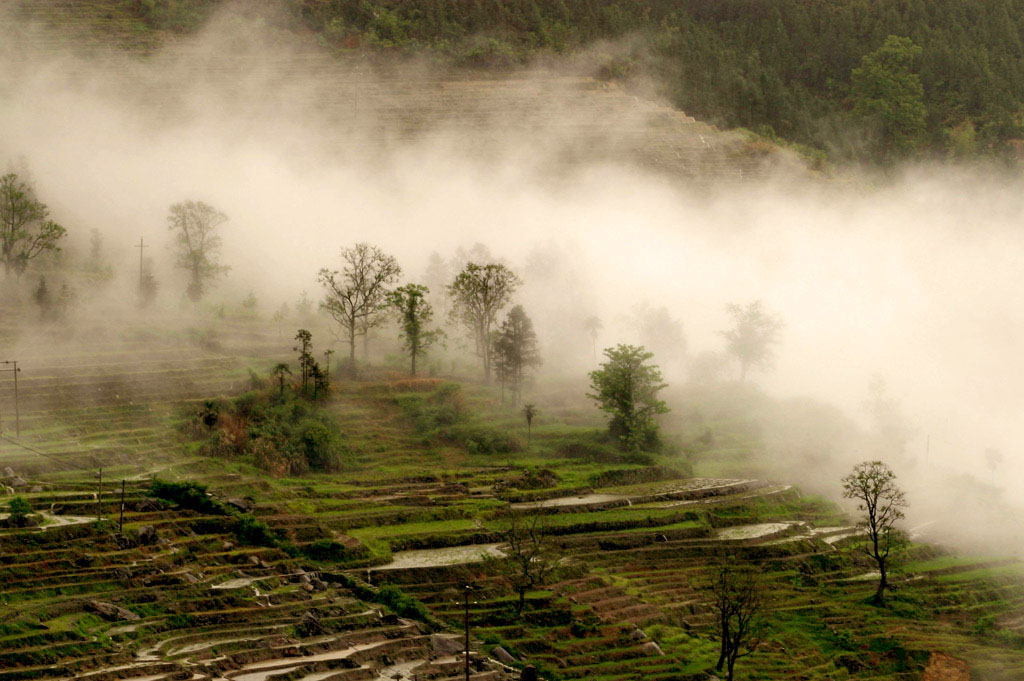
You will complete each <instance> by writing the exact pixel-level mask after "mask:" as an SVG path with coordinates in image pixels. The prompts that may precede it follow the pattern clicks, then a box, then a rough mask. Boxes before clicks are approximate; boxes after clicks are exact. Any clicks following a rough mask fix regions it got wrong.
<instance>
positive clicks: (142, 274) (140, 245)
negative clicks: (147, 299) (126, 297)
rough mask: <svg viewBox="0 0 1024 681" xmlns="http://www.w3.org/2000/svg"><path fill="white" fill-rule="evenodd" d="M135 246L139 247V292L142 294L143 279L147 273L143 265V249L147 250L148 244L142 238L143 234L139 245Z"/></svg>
mask: <svg viewBox="0 0 1024 681" xmlns="http://www.w3.org/2000/svg"><path fill="white" fill-rule="evenodd" d="M135 248H137V249H139V293H140V295H141V293H142V281H143V278H144V275H145V272H144V268H143V266H142V263H143V259H142V251H143V250H145V248H146V244H145V242H144V241H143V240H142V237H141V236H140V237H139V243H138V245H136V246H135Z"/></svg>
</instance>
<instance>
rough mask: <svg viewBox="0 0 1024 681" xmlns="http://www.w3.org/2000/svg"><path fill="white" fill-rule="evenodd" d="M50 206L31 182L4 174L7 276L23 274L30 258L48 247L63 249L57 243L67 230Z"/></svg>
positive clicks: (1, 231)
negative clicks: (57, 219) (27, 182)
mask: <svg viewBox="0 0 1024 681" xmlns="http://www.w3.org/2000/svg"><path fill="white" fill-rule="evenodd" d="M49 215H50V210H49V209H48V208H47V207H46V205H45V204H43V203H42V202H40V201H39V200H37V199H36V197H35V192H34V191H33V190H32V188H31V187H30V186H28V185H27V184H25V183H24V182H22V181H21V180H19V179H18V176H17V175H16V174H14V173H8V174H7V175H4V176H3V177H0V260H3V263H4V276H6V277H10V275H11V272H14V273H15V274H17V275H19V276H20V275H21V274H22V273H23V272H24V271H25V268H26V267H27V266H28V262H29V260H32V259H33V258H36V257H38V256H40V255H42V254H43V253H46V252H47V251H59V250H60V247H59V246H58V245H57V243H58V242H59V241H60V240H61V239H62V238H63V237H64V235H65V234H66V233H67V230H65V229H64V228H63V227H61V226H60V225H58V224H57V223H56V222H54V221H53V220H48V219H47V218H48V217H49Z"/></svg>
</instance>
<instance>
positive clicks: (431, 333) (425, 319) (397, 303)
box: [388, 284, 444, 376]
mask: <svg viewBox="0 0 1024 681" xmlns="http://www.w3.org/2000/svg"><path fill="white" fill-rule="evenodd" d="M429 294H430V289H428V288H427V287H426V286H421V285H420V284H406V285H405V286H400V287H398V288H397V289H395V290H394V291H392V292H391V293H390V295H389V296H388V299H389V301H390V303H391V307H392V308H394V310H395V313H396V314H397V315H398V325H399V329H400V333H401V336H402V340H403V341H404V342H405V349H406V351H408V353H409V358H410V361H411V364H412V366H411V367H410V370H409V373H410V374H412V375H413V376H415V375H416V358H417V357H419V356H420V355H422V354H423V352H424V351H425V350H426V349H427V348H429V347H430V346H431V345H433V344H434V343H436V342H437V341H438V340H440V339H441V337H442V336H443V334H444V332H443V331H441V330H440V329H430V328H428V327H429V325H430V322H431V321H432V320H433V319H434V308H433V306H431V304H430V301H429V300H427V296H428V295H429Z"/></svg>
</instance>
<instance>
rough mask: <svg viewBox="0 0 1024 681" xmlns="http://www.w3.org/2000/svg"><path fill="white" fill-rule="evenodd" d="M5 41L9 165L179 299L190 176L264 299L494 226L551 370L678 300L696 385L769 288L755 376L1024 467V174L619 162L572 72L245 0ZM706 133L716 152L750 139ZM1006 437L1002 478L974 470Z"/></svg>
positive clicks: (65, 219)
mask: <svg viewBox="0 0 1024 681" xmlns="http://www.w3.org/2000/svg"><path fill="white" fill-rule="evenodd" d="M19 41H20V42H19ZM5 42H6V43H7V45H8V49H7V50H6V51H5V59H6V62H5V64H4V65H2V66H0V75H2V78H0V80H2V82H3V83H4V86H3V87H4V90H5V97H4V99H3V105H2V107H0V124H2V129H3V130H4V131H5V134H4V136H3V137H2V138H0V154H2V156H3V159H4V163H5V164H6V166H7V167H9V168H13V169H17V170H18V171H19V172H24V173H26V174H27V175H29V176H30V177H31V178H32V179H33V181H34V182H35V183H36V185H37V189H38V193H39V195H40V196H43V197H46V200H47V202H48V203H49V205H50V206H51V208H52V210H53V212H54V215H55V216H57V217H58V219H59V220H60V222H61V223H62V224H65V225H67V226H68V228H69V230H71V231H74V232H78V233H79V234H82V233H84V232H86V231H87V230H89V229H97V230H99V232H100V233H101V234H102V235H103V238H104V240H105V243H107V244H109V248H110V252H111V254H112V256H113V257H112V261H113V264H114V267H115V270H116V271H117V272H118V273H123V275H124V276H125V277H130V276H131V275H130V273H131V272H132V265H131V263H132V258H133V257H134V256H133V255H132V253H133V251H132V249H131V246H132V244H133V243H135V241H136V240H137V239H138V238H139V237H143V238H145V240H146V242H147V243H150V244H154V248H153V250H152V251H151V252H152V253H153V257H154V258H155V259H156V261H157V263H158V270H159V272H160V273H161V275H162V276H165V277H166V278H167V280H168V285H167V286H166V296H167V300H166V301H165V304H168V305H173V304H174V294H173V290H174V285H172V284H171V282H172V281H173V277H174V276H175V275H174V274H173V269H172V264H171V262H170V257H169V251H168V246H167V244H168V236H167V234H166V227H165V224H164V217H165V214H166V210H167V206H169V205H170V204H171V203H174V202H175V201H179V200H182V199H184V198H186V197H196V198H201V199H202V200H205V201H208V202H209V203H212V204H214V205H216V206H217V207H218V208H219V209H221V210H223V211H224V213H225V214H226V215H228V216H229V219H230V221H229V222H228V223H227V224H226V226H225V231H224V238H225V253H226V260H227V263H228V264H229V265H230V266H231V267H232V272H231V275H230V276H229V277H228V278H227V279H226V280H225V282H224V284H223V287H222V290H221V294H222V295H226V296H229V297H231V296H234V297H235V298H236V299H240V298H241V297H242V296H244V295H245V292H246V291H248V290H250V289H252V290H254V291H255V292H256V294H257V296H258V298H259V300H261V301H265V304H266V306H267V307H268V308H273V307H274V306H276V305H277V304H279V303H280V302H286V301H294V300H295V299H296V298H297V297H298V295H299V293H300V292H301V291H308V292H310V293H311V294H312V295H314V296H317V295H318V293H317V285H316V282H315V275H316V272H317V270H318V269H319V268H320V267H324V266H330V265H332V261H333V259H334V255H333V254H335V253H336V252H337V250H338V249H339V248H340V247H342V246H344V245H347V244H350V243H352V242H355V241H360V240H368V241H371V242H373V243H376V244H379V245H380V246H381V247H382V248H384V249H385V250H386V251H388V252H392V253H394V254H395V255H396V256H397V257H398V258H399V260H400V261H401V262H402V263H403V266H404V267H405V268H406V270H407V271H408V272H409V274H410V276H411V277H417V276H419V275H420V273H423V272H424V271H425V269H426V267H427V263H428V258H429V256H430V255H431V254H432V253H434V252H436V253H439V254H441V255H442V256H443V257H445V258H448V257H451V256H452V255H453V254H454V252H455V251H456V249H458V248H464V249H465V248H470V247H471V246H473V244H478V243H479V244H482V245H483V246H484V247H486V248H487V249H489V251H490V253H492V254H493V255H494V256H495V257H497V258H501V259H503V260H504V261H506V262H508V263H510V264H511V265H512V266H513V267H514V268H515V269H516V270H517V271H519V272H521V273H522V274H523V275H524V279H525V280H526V285H525V287H524V289H523V291H522V295H521V299H522V301H523V302H524V304H526V305H527V306H528V307H529V308H530V309H532V310H533V311H534V313H535V315H536V321H537V327H538V333H539V335H540V337H541V338H542V339H543V340H542V342H543V345H544V349H545V354H546V356H547V357H549V360H548V363H547V364H548V368H547V369H546V372H547V373H548V374H549V375H551V376H557V377H563V378H564V377H582V375H583V374H584V373H585V371H586V370H588V369H589V368H591V366H592V364H593V357H592V353H591V352H590V348H589V339H588V338H587V337H586V334H585V332H584V330H583V326H582V325H583V320H584V319H585V318H586V317H587V316H588V315H593V314H596V315H599V316H600V317H601V318H602V319H603V320H605V325H604V329H603V330H602V332H601V334H600V344H601V345H602V346H604V345H610V344H612V343H614V342H619V341H640V340H641V338H640V331H639V328H638V326H637V321H636V320H637V319H638V317H637V315H638V314H639V313H640V311H642V310H643V309H644V308H645V307H647V308H652V309H656V308H661V307H664V308H665V310H667V311H668V314H669V315H670V317H671V318H672V319H675V320H678V322H679V323H681V325H682V328H683V329H684V330H685V342H686V349H685V351H682V350H681V349H680V348H670V349H668V352H669V353H670V354H668V355H667V356H664V357H659V358H658V359H659V361H661V363H662V364H663V365H664V366H665V367H666V368H668V369H669V371H670V379H671V383H672V384H673V385H682V384H684V383H685V382H686V381H687V372H688V365H689V362H690V360H691V359H692V358H693V357H695V356H698V355H700V354H701V353H707V352H721V350H722V340H721V338H720V335H719V332H720V331H721V330H722V329H724V328H725V327H726V326H727V324H728V318H727V315H726V312H725V306H726V304H728V303H731V302H742V301H749V300H754V299H761V300H763V301H764V302H765V304H766V305H767V306H768V307H769V308H770V309H771V310H773V311H774V312H776V313H778V315H779V316H780V317H781V318H782V319H783V320H784V321H785V330H784V334H783V342H782V343H781V345H780V348H779V353H778V358H777V361H776V363H775V367H774V370H773V371H770V372H767V373H764V374H763V375H758V376H755V377H754V380H755V381H756V383H757V384H759V385H761V386H763V387H764V389H765V390H767V391H769V392H770V393H772V394H774V395H778V396H780V397H784V396H797V395H805V396H811V397H813V398H814V399H816V400H819V401H822V402H825V403H830V404H836V405H838V406H840V407H841V408H842V409H844V410H845V412H846V413H847V415H848V416H849V418H851V419H853V421H855V422H858V423H860V424H862V425H863V426H864V427H865V428H869V429H870V428H872V427H873V425H872V423H871V419H870V416H869V415H868V414H867V413H866V412H865V410H864V407H863V404H864V403H865V401H866V400H868V397H869V394H868V386H869V383H870V381H871V379H872V377H874V376H876V375H877V376H881V377H883V378H884V379H885V382H886V385H887V390H888V394H887V398H889V399H892V400H894V401H895V402H896V403H897V404H898V408H899V410H900V412H901V413H902V414H903V416H902V418H904V419H905V421H906V428H907V433H908V436H907V438H906V457H907V461H908V462H911V461H916V463H917V467H916V472H915V473H913V474H914V475H917V474H923V476H924V477H922V484H925V483H926V482H929V481H930V480H931V478H930V477H929V476H930V475H931V473H929V471H934V470H935V469H936V467H939V466H941V467H948V468H949V469H950V470H951V471H958V472H961V473H970V474H973V475H975V476H976V477H978V478H979V479H980V480H982V481H983V482H984V483H986V484H992V485H994V486H995V487H997V488H999V489H1002V490H1004V491H1005V492H1007V493H1009V494H1010V495H1013V494H1014V493H1015V492H1016V491H1017V490H1019V489H1020V486H1021V485H1022V484H1024V467H1022V465H1021V463H1020V459H1019V457H1018V455H1017V452H1019V451H1020V449H1021V447H1022V445H1024V442H1022V437H1021V433H1020V430H1019V427H1018V423H1017V419H1016V416H1017V415H1018V414H1019V413H1020V410H1021V409H1022V408H1024V390H1022V385H1024V383H1022V380H1021V379H1022V378H1024V362H1022V360H1020V358H1019V357H1018V353H1016V352H1015V348H1016V347H1018V346H1019V344H1020V342H1021V334H1022V332H1024V317H1022V315H1024V313H1022V312H1021V310H1022V309H1024V308H1022V306H1021V305H1020V300H1019V297H1020V294H1019V292H1018V289H1019V287H1018V286H1017V281H1016V280H1017V274H1018V268H1019V262H1020V261H1021V258H1022V256H1024V243H1021V237H1020V232H1019V227H1018V223H1019V220H1020V216H1021V213H1022V209H1024V199H1022V198H1021V197H1022V196H1024V193H1022V192H1021V188H1022V187H1021V179H1020V177H1019V176H1018V175H1016V174H1011V173H1004V172H1002V171H999V170H991V169H972V168H966V167H964V168H957V167H949V166H943V167H930V166H928V165H926V164H917V165H908V166H906V167H905V168H903V169H902V170H901V171H900V172H899V173H896V174H895V175H894V176H892V177H891V178H889V179H887V180H886V181H884V182H882V183H877V182H870V181H866V180H862V179H854V180H853V181H852V182H836V181H830V180H826V179H822V178H820V177H818V178H816V177H814V176H813V175H809V174H807V173H805V171H802V170H800V169H799V164H797V163H794V162H792V161H786V162H784V163H783V164H782V165H779V163H778V162H775V163H773V164H769V165H763V164H762V165H761V166H758V171H757V173H754V174H752V175H751V177H752V178H753V179H746V180H737V179H736V178H734V177H732V176H730V175H729V173H728V169H729V165H728V161H724V160H716V161H714V163H710V162H709V161H708V159H709V158H712V157H711V156H708V155H707V153H710V152H707V153H705V152H695V154H694V156H693V157H692V158H693V159H694V160H693V163H694V164H696V165H691V166H690V167H692V168H695V172H693V173H691V174H690V175H689V176H687V175H686V174H685V173H679V172H672V169H669V170H668V171H667V172H665V171H660V170H659V169H658V168H657V167H653V166H652V165H650V164H649V163H646V162H645V161H644V159H643V158H636V159H634V158H628V157H627V158H622V157H621V156H620V157H616V154H615V151H616V150H617V149H620V148H621V147H616V146H615V140H616V137H615V136H616V128H615V123H618V124H621V125H622V126H623V129H632V128H630V126H635V125H638V124H636V122H635V121H636V119H635V118H630V117H628V116H624V115H623V114H621V110H620V109H619V108H614V107H613V108H611V109H608V110H609V111H614V112H616V114H615V115H616V116H618V117H617V118H615V119H613V124H611V125H605V126H604V127H596V126H595V124H596V123H597V122H598V119H597V118H591V115H590V114H589V113H588V112H587V110H586V109H580V108H578V107H579V106H580V104H581V103H582V104H587V103H588V102H590V100H589V99H587V98H585V97H581V96H580V95H579V92H580V87H581V82H584V81H580V80H579V79H578V78H576V77H571V76H569V75H568V74H567V75H565V76H563V75H561V74H559V73H558V72H555V71H551V70H550V69H543V70H528V71H523V72H520V73H518V74H516V76H515V77H514V79H513V80H511V81H508V80H506V81H505V82H506V83H507V86H506V87H502V86H501V84H500V83H501V81H499V82H498V84H497V85H494V84H492V85H491V86H490V87H481V88H477V89H475V90H467V89H466V88H465V87H464V86H461V85H460V81H459V79H458V78H456V79H455V80H454V81H452V76H451V75H450V74H448V73H447V72H446V71H444V70H443V69H441V68H440V67H436V66H431V65H429V64H426V63H418V64H417V63H413V64H409V65H406V66H403V67H401V68H394V67H392V68H389V69H387V70H383V71H382V70H380V69H373V68H370V67H357V68H353V67H351V66H347V67H346V66H341V67H337V66H335V65H333V64H332V63H331V62H329V60H328V59H327V58H325V57H321V56H319V55H318V54H316V53H315V52H310V51H309V50H307V49H304V48H303V47H302V46H301V45H300V44H299V43H297V42H296V41H295V40H294V38H291V37H289V36H286V35H283V34H280V33H277V32H274V31H273V30H272V29H266V28H262V27H260V26H258V25H255V26H254V25H251V24H246V23H245V22H244V20H241V19H238V18H236V17H232V15H230V14H227V15H223V14H222V15H217V16H215V17H214V18H213V19H212V20H211V22H210V23H209V24H207V25H206V26H205V27H204V28H203V29H202V30H200V32H199V33H198V35H197V36H196V37H195V38H188V39H182V40H181V41H179V42H178V43H176V44H175V45H173V46H171V47H168V48H165V49H162V50H159V51H157V52H156V53H154V54H152V55H150V56H149V57H148V58H147V59H146V60H145V61H138V60H134V59H131V58H129V57H126V56H123V55H116V54H108V55H106V56H92V57H78V56H74V54H72V53H71V52H66V53H62V54H60V53H59V54H56V55H54V54H47V55H43V54H33V50H34V49H35V48H34V47H33V43H32V41H31V39H24V38H19V39H17V40H15V39H13V38H12V39H11V40H9V41H5ZM424 81H425V82H427V83H433V85H431V86H428V87H430V88H433V90H434V91H435V92H437V91H440V92H450V93H452V94H451V95H450V97H451V99H450V104H449V105H448V107H449V108H447V109H444V108H443V107H442V108H441V109H437V108H433V109H432V108H430V107H429V106H427V105H423V106H424V108H423V109H422V110H421V111H417V110H416V109H414V108H410V107H411V105H413V104H415V103H416V102H421V101H422V95H419V94H417V93H418V92H419V91H420V90H419V89H418V88H420V89H421V88H422V85H421V84H422V83H423V82H424ZM588 87H589V86H588ZM584 92H585V91H584ZM332 93H333V94H332ZM338 93H342V94H343V96H337V95H338ZM601 96H603V97H606V98H610V99H613V100H614V101H615V102H617V104H616V105H615V106H616V107H621V104H620V103H618V102H623V101H625V102H629V101H632V98H631V96H629V95H626V94H624V93H620V92H617V91H614V90H613V91H610V92H602V93H601ZM460 97H461V98H464V99H462V100H460V99H459V98H460ZM600 101H601V102H604V101H605V100H600ZM537 102H540V106H541V107H542V109H543V111H544V112H545V114H544V116H535V117H534V118H532V119H531V120H530V121H529V122H528V124H526V125H523V124H522V121H521V120H518V115H519V112H520V107H527V106H529V105H531V104H533V103H537ZM636 106H638V107H639V106H640V105H636ZM452 107H454V108H452ZM459 107H463V108H462V109H460V108H459ZM574 107H575V108H574ZM439 110H440V111H446V112H447V113H441V114H438V113H437V112H438V111H439ZM459 111H465V112H467V114H471V115H468V116H460V115H459V114H458V112H459ZM594 111H595V115H599V114H600V113H601V111H602V110H601V109H600V108H595V109H594ZM643 120H644V121H646V119H643ZM605 123H607V121H605ZM643 125H646V123H643ZM693 125H694V126H696V125H697V124H696V123H694V124H693ZM698 136H703V139H704V141H705V144H706V145H708V148H710V147H712V146H713V147H715V148H716V149H720V150H725V151H723V152H721V153H725V156H723V157H722V158H723V159H724V158H726V157H728V155H729V153H730V152H728V151H727V150H728V149H729V148H730V145H734V146H735V145H740V146H735V148H737V149H741V148H742V142H737V141H735V140H734V139H733V138H730V137H728V136H727V135H724V134H721V133H718V132H715V131H713V130H710V129H708V130H707V131H706V132H700V133H699V134H698ZM595 140H596V141H597V143H594V141H595ZM620 141H621V140H620ZM601 144H605V145H607V146H605V147H604V149H603V150H602V149H601V148H600V146H601ZM591 152H592V153H591ZM701 153H705V155H704V156H701V155H700V154H701ZM779 153H780V154H781V153H782V152H779ZM687 158H689V157H687ZM714 158H717V157H714ZM734 158H735V159H737V160H735V161H734V162H735V163H740V162H741V161H740V160H738V159H739V157H734ZM700 164H704V165H700ZM683 165H684V166H685V165H686V164H685V163H684V164H683ZM718 179H721V180H722V181H721V182H716V180H718ZM709 180H710V181H711V182H710V183H709ZM552 291H558V292H559V295H557V296H552V295H551V292H552ZM83 303H85V304H87V301H83ZM723 371H724V372H725V373H723V374H722V375H721V376H719V378H722V379H731V377H732V376H733V373H732V372H733V371H734V369H733V368H732V367H731V366H727V367H725V368H724V369H723ZM993 448H994V449H997V450H999V451H1001V452H1003V453H1004V454H1005V464H1003V465H1002V468H1001V469H1000V470H998V471H989V470H987V469H984V468H983V466H982V464H981V459H982V456H983V452H985V450H986V449H993ZM786 450H787V445H786V443H785V442H783V443H782V444H781V445H780V446H779V448H778V451H776V452H775V453H776V454H777V455H778V456H780V457H785V456H786V454H787V451H786ZM836 455H837V457H838V458H839V459H840V460H842V461H846V460H852V459H858V458H868V457H871V456H873V455H874V452H872V451H868V450H865V451H857V452H855V453H854V452H845V451H844V452H837V454H836ZM914 492H917V493H919V494H920V496H922V497H927V495H928V492H927V491H926V489H925V488H922V489H920V490H914Z"/></svg>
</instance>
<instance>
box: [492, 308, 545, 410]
mask: <svg viewBox="0 0 1024 681" xmlns="http://www.w3.org/2000/svg"><path fill="white" fill-rule="evenodd" d="M491 346H492V347H491V349H492V352H493V354H494V357H493V359H492V364H493V365H494V367H495V369H496V373H497V374H498V380H499V381H501V385H502V388H504V387H506V386H507V387H508V388H509V390H510V392H511V393H512V404H513V405H516V404H519V398H520V397H522V393H523V382H524V380H525V378H526V372H527V371H528V370H529V369H531V368H533V367H537V366H540V364H541V359H540V352H539V351H538V349H537V334H536V333H535V332H534V330H533V322H532V321H531V320H530V318H529V317H528V316H526V310H524V309H523V306H522V305H516V306H515V307H513V308H512V309H511V310H509V313H508V316H506V317H505V321H503V322H502V323H501V327H500V328H499V329H498V330H497V331H496V332H495V334H494V339H493V341H492V344H491Z"/></svg>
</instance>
